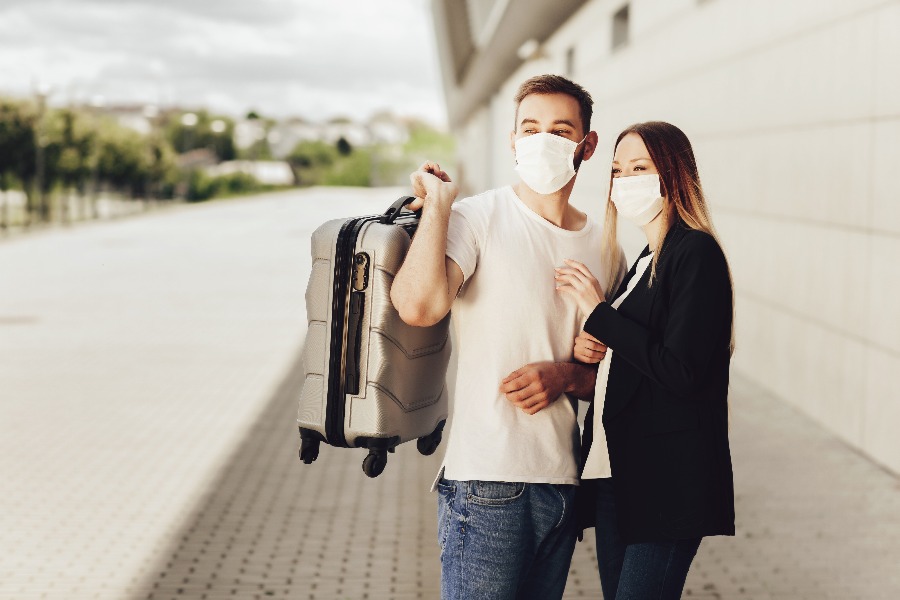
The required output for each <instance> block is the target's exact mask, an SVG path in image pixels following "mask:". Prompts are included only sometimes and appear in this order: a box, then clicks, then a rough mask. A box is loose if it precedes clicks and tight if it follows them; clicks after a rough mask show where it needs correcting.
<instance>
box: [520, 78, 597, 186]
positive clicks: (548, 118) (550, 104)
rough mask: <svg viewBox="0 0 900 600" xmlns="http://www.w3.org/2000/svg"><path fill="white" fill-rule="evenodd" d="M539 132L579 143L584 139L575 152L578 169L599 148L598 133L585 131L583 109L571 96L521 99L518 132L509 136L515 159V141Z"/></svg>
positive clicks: (541, 96) (540, 96)
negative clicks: (582, 116)
mask: <svg viewBox="0 0 900 600" xmlns="http://www.w3.org/2000/svg"><path fill="white" fill-rule="evenodd" d="M536 133H550V134H553V135H558V136H560V137H564V138H566V139H568V140H571V141H573V142H575V143H576V144H577V143H579V142H581V141H582V140H585V142H584V144H582V145H581V146H579V148H578V150H576V151H575V168H576V169H577V168H578V166H579V165H580V163H581V161H582V160H587V159H588V158H590V155H591V154H593V152H594V148H595V147H596V143H597V141H596V134H593V133H591V134H590V135H587V139H585V135H586V134H587V133H588V132H586V131H584V127H583V125H582V123H581V108H580V107H579V105H578V101H577V100H575V98H573V97H572V96H569V95H568V94H529V95H527V96H525V97H524V98H522V102H520V103H519V108H518V110H517V111H516V129H515V130H514V131H513V132H512V133H510V136H509V142H510V146H511V147H512V151H513V156H515V153H516V140H518V139H519V138H523V137H526V136H529V135H534V134H536Z"/></svg>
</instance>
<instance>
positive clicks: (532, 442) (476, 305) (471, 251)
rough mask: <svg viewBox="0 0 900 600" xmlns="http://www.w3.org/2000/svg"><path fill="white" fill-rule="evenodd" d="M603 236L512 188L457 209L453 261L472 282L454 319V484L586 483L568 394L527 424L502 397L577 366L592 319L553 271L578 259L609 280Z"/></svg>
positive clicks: (450, 465)
mask: <svg viewBox="0 0 900 600" xmlns="http://www.w3.org/2000/svg"><path fill="white" fill-rule="evenodd" d="M601 234H602V231H601V228H600V226H599V225H597V224H595V223H594V222H593V221H591V220H590V219H588V221H587V223H586V225H585V226H584V228H582V229H581V230H580V231H568V230H565V229H561V228H559V227H557V226H555V225H553V224H552V223H550V222H548V221H547V220H545V219H544V218H542V217H540V216H539V215H538V214H537V213H535V212H534V211H532V210H531V209H530V208H528V207H527V206H526V205H525V204H524V203H523V202H522V201H521V200H520V199H519V198H518V196H516V194H515V192H514V191H513V189H512V188H511V187H504V188H500V189H497V190H491V191H488V192H485V193H483V194H480V195H478V196H474V197H471V198H466V199H464V200H460V201H458V202H456V203H455V204H454V205H453V210H452V213H451V216H450V224H449V228H448V232H447V256H448V257H449V258H451V259H452V260H453V261H454V262H456V263H457V264H458V265H459V267H460V269H461V270H462V272H463V275H464V276H465V283H464V285H463V287H462V290H461V291H460V294H459V296H458V297H457V299H456V301H455V302H454V304H453V310H452V313H451V314H452V318H451V322H452V324H453V327H454V332H455V334H456V335H455V340H454V342H455V347H454V352H455V353H456V356H457V359H458V370H457V375H456V387H455V394H454V397H453V399H452V409H451V424H450V431H449V435H448V440H447V451H446V454H445V457H444V464H443V467H442V469H444V476H445V477H447V478H448V479H456V480H463V481H466V480H487V481H523V482H531V483H563V484H576V483H577V482H578V467H577V460H578V454H577V453H578V450H579V446H580V444H579V439H578V435H579V432H578V424H577V421H576V408H577V407H576V402H577V400H575V399H574V398H569V397H568V396H566V395H563V396H561V397H560V398H559V399H558V400H556V401H555V402H553V403H552V404H550V406H548V407H547V408H545V409H543V410H541V411H539V412H538V413H537V414H535V415H528V414H526V413H525V412H523V411H522V410H521V409H519V408H517V407H515V406H514V405H513V404H512V403H510V401H509V400H507V398H506V396H505V395H504V394H503V393H501V392H500V389H499V388H500V383H501V381H502V380H503V379H504V378H505V377H506V376H507V375H509V374H510V373H512V372H513V371H515V370H516V369H519V368H520V367H523V366H525V365H527V364H529V363H533V362H538V361H568V360H571V359H572V347H573V341H574V339H575V336H576V335H577V333H578V331H579V330H580V329H581V324H582V323H583V322H584V319H585V318H586V315H582V314H581V313H580V311H579V309H578V307H577V305H576V303H575V302H574V300H573V299H571V298H569V297H567V296H564V295H562V294H560V293H559V292H557V291H556V284H555V280H554V275H555V273H554V268H555V267H559V266H564V264H563V259H565V258H571V259H575V260H578V261H581V262H583V263H584V264H586V265H587V266H588V268H590V269H591V271H592V272H593V273H600V274H602V273H604V272H605V269H603V264H602V262H601V260H600V254H601V242H602V235H601ZM438 476H440V474H439V475H438Z"/></svg>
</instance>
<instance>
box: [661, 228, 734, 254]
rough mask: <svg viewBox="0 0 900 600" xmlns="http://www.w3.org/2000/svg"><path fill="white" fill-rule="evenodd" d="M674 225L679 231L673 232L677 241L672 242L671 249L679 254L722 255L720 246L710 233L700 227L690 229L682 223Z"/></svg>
mask: <svg viewBox="0 0 900 600" xmlns="http://www.w3.org/2000/svg"><path fill="white" fill-rule="evenodd" d="M675 227H677V228H679V231H676V232H675V234H676V236H677V237H678V241H677V243H676V244H673V248H672V250H673V251H677V252H678V253H679V254H698V253H699V254H711V255H722V256H724V252H723V251H722V247H721V246H720V245H719V242H718V240H716V238H715V237H714V236H713V235H712V234H710V233H708V232H706V231H703V230H701V229H691V228H690V227H688V226H686V225H683V224H678V225H675Z"/></svg>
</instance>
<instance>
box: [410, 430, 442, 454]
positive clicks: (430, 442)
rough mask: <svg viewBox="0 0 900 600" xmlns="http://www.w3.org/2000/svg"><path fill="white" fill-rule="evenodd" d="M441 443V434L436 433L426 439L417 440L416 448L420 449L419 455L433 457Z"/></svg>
mask: <svg viewBox="0 0 900 600" xmlns="http://www.w3.org/2000/svg"><path fill="white" fill-rule="evenodd" d="M440 443H441V432H440V431H438V432H436V433H431V434H428V435H426V436H424V437H420V438H419V439H418V440H416V448H418V449H419V454H421V455H423V456H431V455H432V454H434V451H435V450H437V447H438V446H439V445H440Z"/></svg>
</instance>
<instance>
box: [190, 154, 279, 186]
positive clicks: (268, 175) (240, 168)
mask: <svg viewBox="0 0 900 600" xmlns="http://www.w3.org/2000/svg"><path fill="white" fill-rule="evenodd" d="M205 170H206V173H207V174H208V175H212V176H219V175H232V174H234V173H244V174H246V175H252V176H253V177H254V178H255V179H256V180H257V181H258V182H260V183H262V184H263V185H294V183H296V181H295V178H294V171H293V170H292V169H291V165H289V164H288V163H286V162H283V161H278V160H228V161H225V162H221V163H219V164H217V165H212V166H209V167H207V168H206V169H205Z"/></svg>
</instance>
